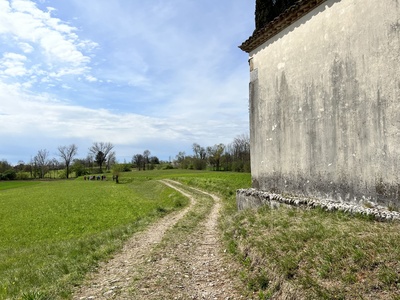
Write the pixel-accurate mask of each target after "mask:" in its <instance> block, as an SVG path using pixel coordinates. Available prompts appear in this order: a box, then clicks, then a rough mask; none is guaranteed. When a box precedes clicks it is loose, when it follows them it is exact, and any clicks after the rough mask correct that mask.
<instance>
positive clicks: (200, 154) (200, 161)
mask: <svg viewBox="0 0 400 300" xmlns="http://www.w3.org/2000/svg"><path fill="white" fill-rule="evenodd" d="M192 149H193V153H194V156H193V158H192V162H191V166H192V168H193V169H196V170H205V169H206V168H207V161H206V157H207V152H206V150H205V149H204V148H203V147H201V146H200V145H199V144H197V143H194V144H193V145H192Z"/></svg>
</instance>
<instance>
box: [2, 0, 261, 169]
mask: <svg viewBox="0 0 400 300" xmlns="http://www.w3.org/2000/svg"><path fill="white" fill-rule="evenodd" d="M254 3H255V1H252V0H218V1H215V0H201V1H198V0H146V1H143V0H112V1H110V0H85V1H82V0H67V1H61V0H36V1H32V0H0V160H2V159H6V160H7V161H8V162H10V163H12V164H15V163H17V162H18V161H19V160H23V161H24V162H29V161H30V160H31V158H32V157H33V156H35V155H36V154H37V152H38V150H40V149H46V150H48V151H49V153H50V156H52V157H56V154H57V147H58V146H64V145H70V144H72V143H74V144H76V145H77V146H78V157H80V158H85V157H86V156H87V154H88V148H89V147H90V146H91V145H92V143H93V142H111V143H113V144H114V145H115V148H114V150H115V151H116V156H117V159H118V161H120V162H123V161H124V160H126V161H130V160H131V158H132V156H133V155H134V154H137V153H143V151H144V150H146V149H148V150H150V152H151V154H152V155H155V156H158V157H159V158H160V159H163V160H167V159H169V158H170V157H171V158H174V157H175V155H176V154H178V152H179V151H185V152H186V153H187V154H192V150H191V145H192V144H193V143H198V144H200V145H201V146H212V145H214V144H216V143H224V144H229V143H230V142H232V141H233V139H234V138H235V137H236V136H238V135H240V134H243V133H247V132H248V127H249V125H248V82H249V71H248V63H247V59H248V56H247V54H246V53H244V52H242V51H241V50H240V49H239V48H238V45H240V44H241V43H242V42H243V41H244V40H246V39H247V38H248V37H249V35H251V33H252V32H253V30H254V5H255V4H254Z"/></svg>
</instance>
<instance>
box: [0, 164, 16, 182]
mask: <svg viewBox="0 0 400 300" xmlns="http://www.w3.org/2000/svg"><path fill="white" fill-rule="evenodd" d="M16 178H17V173H16V171H15V170H14V168H13V167H12V166H11V164H10V163H8V161H7V160H5V159H3V160H1V161H0V180H14V179H16Z"/></svg>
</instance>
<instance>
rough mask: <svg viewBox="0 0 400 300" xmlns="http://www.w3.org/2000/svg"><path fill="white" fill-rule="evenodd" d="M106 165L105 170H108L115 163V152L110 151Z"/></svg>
mask: <svg viewBox="0 0 400 300" xmlns="http://www.w3.org/2000/svg"><path fill="white" fill-rule="evenodd" d="M106 163H107V170H110V169H111V167H112V166H113V165H115V164H116V163H117V157H116V156H115V151H112V152H110V153H109V154H108V157H107V162H106Z"/></svg>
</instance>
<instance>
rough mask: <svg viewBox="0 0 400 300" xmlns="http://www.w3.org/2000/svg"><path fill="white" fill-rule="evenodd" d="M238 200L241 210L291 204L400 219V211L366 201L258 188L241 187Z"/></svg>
mask: <svg viewBox="0 0 400 300" xmlns="http://www.w3.org/2000/svg"><path fill="white" fill-rule="evenodd" d="M236 202H237V207H238V209H239V210H243V209H251V208H258V207H260V206H263V205H269V206H271V207H273V208H277V207H279V206H280V205H289V206H295V207H302V208H317V207H320V208H322V209H324V210H326V211H343V212H345V213H349V214H361V215H366V216H373V217H374V218H375V219H376V220H378V221H400V213H399V212H397V211H390V210H389V209H388V208H387V207H383V206H379V205H377V204H375V203H371V202H366V203H364V204H363V205H359V204H352V203H347V202H340V201H334V200H327V199H326V200H325V199H311V198H300V197H287V196H285V197H284V196H282V195H280V194H273V193H268V192H266V191H262V190H257V189H240V190H237V191H236Z"/></svg>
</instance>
